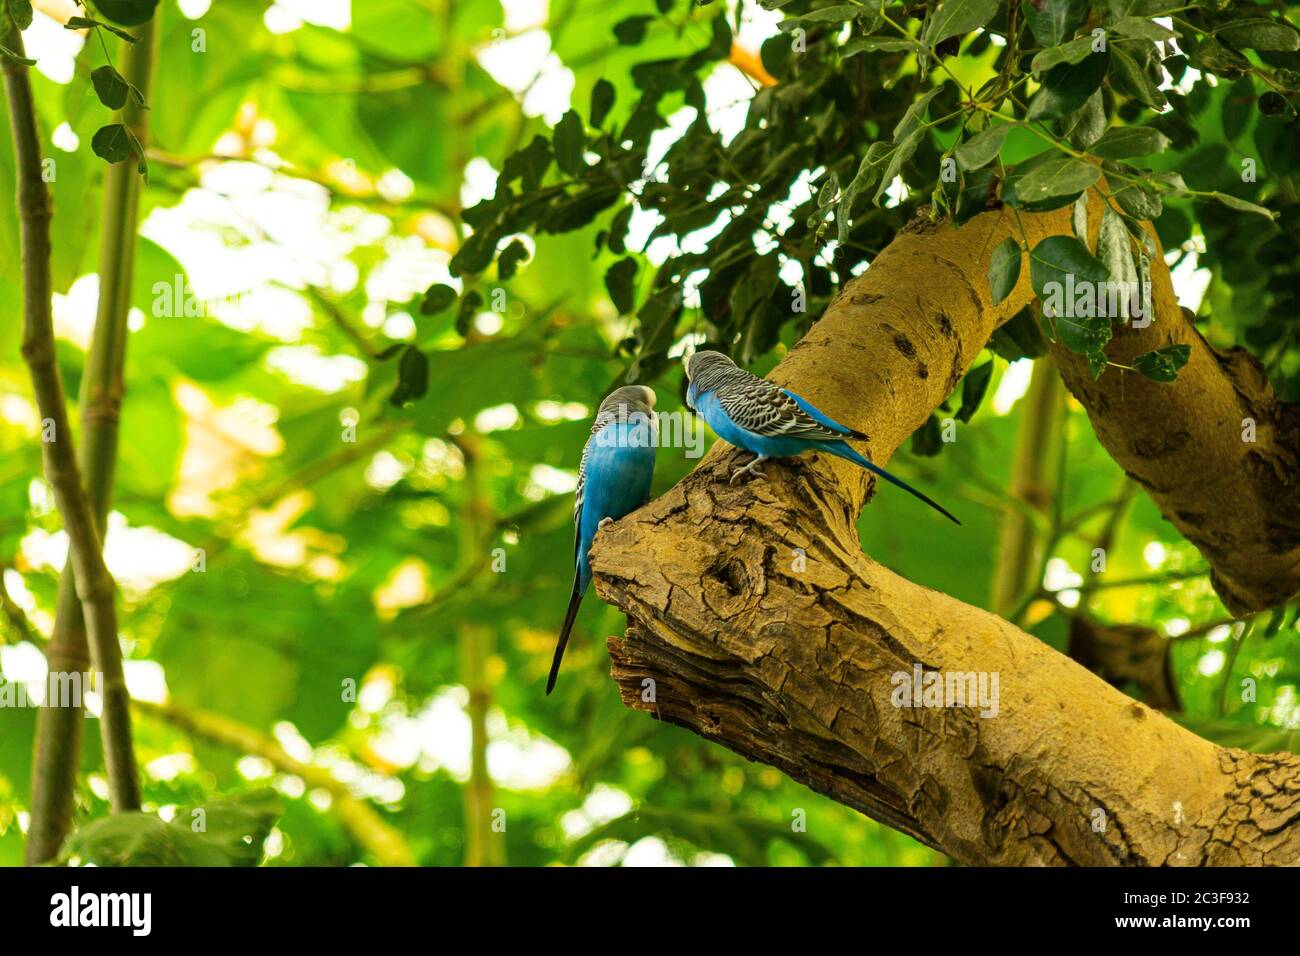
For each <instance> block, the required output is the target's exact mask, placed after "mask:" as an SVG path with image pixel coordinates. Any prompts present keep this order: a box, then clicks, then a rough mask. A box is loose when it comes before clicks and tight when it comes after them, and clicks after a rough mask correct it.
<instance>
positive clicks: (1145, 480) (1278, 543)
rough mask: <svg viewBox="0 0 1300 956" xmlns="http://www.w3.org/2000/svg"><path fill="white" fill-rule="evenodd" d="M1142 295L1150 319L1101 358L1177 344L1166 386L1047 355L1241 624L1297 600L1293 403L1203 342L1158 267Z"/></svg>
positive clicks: (1298, 433)
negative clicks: (1095, 372) (1186, 350)
mask: <svg viewBox="0 0 1300 956" xmlns="http://www.w3.org/2000/svg"><path fill="white" fill-rule="evenodd" d="M1097 218H1098V217H1096V216H1094V217H1093V219H1094V222H1093V230H1094V234H1095V229H1096V228H1097V225H1098V224H1097V221H1096V220H1097ZM1152 238H1153V239H1154V232H1153V234H1152ZM1151 286H1152V289H1151V295H1152V303H1153V306H1154V315H1155V321H1152V322H1151V323H1150V324H1149V325H1147V326H1146V327H1145V328H1139V327H1137V326H1136V325H1133V324H1128V325H1122V326H1119V327H1118V328H1117V330H1116V335H1115V338H1114V339H1113V340H1112V342H1111V344H1110V345H1109V346H1108V347H1107V349H1106V354H1107V356H1108V357H1109V358H1110V359H1111V361H1113V362H1117V363H1119V364H1122V365H1130V364H1132V361H1133V359H1134V358H1136V357H1137V356H1139V355H1141V354H1143V353H1144V352H1150V351H1153V350H1155V349H1158V348H1163V347H1164V346H1168V345H1187V346H1189V347H1190V348H1191V350H1192V356H1191V359H1190V360H1189V361H1188V363H1187V366H1186V367H1185V368H1184V369H1183V370H1182V371H1181V372H1179V374H1178V379H1177V381H1174V382H1152V381H1149V380H1148V379H1146V378H1144V377H1143V376H1141V375H1139V374H1135V373H1133V372H1126V371H1124V370H1123V369H1114V368H1111V369H1107V371H1106V374H1105V375H1103V376H1102V377H1101V378H1100V379H1099V380H1097V381H1094V380H1093V377H1092V374H1091V373H1090V372H1089V371H1088V363H1087V361H1086V360H1085V359H1084V357H1083V356H1081V355H1076V354H1075V353H1072V352H1070V351H1069V350H1067V349H1064V348H1062V347H1060V346H1053V348H1052V354H1053V355H1054V357H1055V358H1056V361H1057V365H1058V366H1059V367H1060V369H1061V374H1062V376H1063V377H1064V379H1065V384H1066V386H1067V387H1068V388H1069V389H1070V391H1071V392H1073V393H1074V396H1075V397H1076V398H1077V399H1078V400H1079V401H1080V402H1081V403H1082V404H1083V406H1084V408H1086V409H1087V410H1088V417H1089V418H1090V419H1091V420H1092V426H1093V429H1094V430H1095V431H1096V433H1097V438H1098V439H1099V440H1100V441H1101V443H1102V445H1104V446H1105V448H1106V450H1107V451H1108V452H1110V455H1111V457H1112V458H1114V459H1115V461H1116V462H1118V463H1119V465H1120V466H1121V467H1122V468H1123V469H1124V471H1125V472H1126V473H1127V474H1128V475H1129V477H1130V478H1132V479H1133V480H1134V481H1136V482H1137V483H1138V484H1139V485H1141V486H1142V487H1143V488H1144V489H1146V491H1147V493H1148V494H1150V495H1151V497H1152V499H1154V501H1155V502H1156V504H1157V505H1158V506H1159V507H1160V511H1161V512H1162V513H1163V514H1164V515H1165V517H1166V518H1168V519H1169V520H1170V521H1171V522H1173V524H1174V526H1175V527H1177V528H1178V530H1179V532H1180V533H1182V535H1183V536H1184V537H1185V538H1187V540H1188V541H1190V542H1192V543H1193V544H1194V545H1196V547H1197V548H1198V549H1199V550H1200V552H1201V553H1202V554H1203V555H1205V557H1206V559H1207V560H1208V561H1209V562H1210V567H1211V568H1212V569H1213V571H1212V577H1211V582H1212V583H1213V585H1214V590H1215V591H1216V592H1217V593H1218V595H1219V597H1220V598H1222V599H1223V603H1224V606H1225V607H1227V608H1228V610H1230V611H1232V612H1233V613H1234V614H1245V613H1247V612H1250V611H1259V610H1262V609H1264V608H1268V607H1273V606H1274V605H1276V604H1281V603H1282V602H1284V601H1286V600H1287V599H1288V598H1290V597H1291V596H1292V595H1294V594H1295V593H1296V592H1297V591H1300V405H1298V404H1295V403H1288V402H1279V401H1278V400H1277V398H1276V396H1274V394H1273V389H1272V387H1271V386H1270V385H1269V382H1268V379H1267V377H1266V376H1265V375H1264V371H1263V369H1261V368H1260V366H1259V363H1258V362H1256V361H1255V359H1254V358H1253V357H1252V356H1251V355H1250V354H1249V353H1248V352H1246V350H1245V349H1242V348H1233V349H1230V350H1228V351H1226V352H1224V351H1219V350H1218V349H1215V348H1214V347H1213V346H1212V345H1210V343H1208V342H1207V341H1205V339H1204V338H1203V337H1202V336H1201V334H1200V332H1198V331H1197V329H1196V327H1195V326H1194V325H1193V324H1192V323H1191V321H1190V320H1189V319H1188V318H1187V317H1186V316H1185V315H1184V314H1183V311H1182V310H1181V309H1180V308H1179V306H1178V300H1177V297H1176V295H1175V294H1174V287H1173V281H1172V280H1171V279H1170V276H1169V270H1168V269H1163V268H1162V269H1153V270H1152V275H1151Z"/></svg>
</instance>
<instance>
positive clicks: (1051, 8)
mask: <svg viewBox="0 0 1300 956" xmlns="http://www.w3.org/2000/svg"><path fill="white" fill-rule="evenodd" d="M1020 11H1021V13H1022V14H1023V16H1024V18H1025V22H1026V23H1027V24H1029V29H1030V31H1031V32H1032V33H1033V34H1034V39H1035V40H1037V41H1038V45H1039V46H1043V47H1050V46H1056V45H1057V44H1058V43H1062V42H1064V41H1065V40H1066V39H1068V38H1069V37H1071V36H1073V35H1074V31H1075V30H1077V29H1079V27H1080V26H1082V24H1083V21H1084V20H1085V19H1086V18H1087V16H1088V0H1021V3H1020Z"/></svg>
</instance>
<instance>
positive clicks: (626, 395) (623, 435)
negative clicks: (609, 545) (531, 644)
mask: <svg viewBox="0 0 1300 956" xmlns="http://www.w3.org/2000/svg"><path fill="white" fill-rule="evenodd" d="M654 407H655V393H654V389H651V388H647V387H645V386H644V385H625V386H623V387H622V388H617V389H615V390H614V391H612V392H610V393H609V395H608V396H607V397H606V398H605V400H604V401H603V402H601V403H600V408H599V409H597V410H596V420H595V422H594V423H593V424H592V426H591V437H590V438H588V439H587V444H586V446H585V447H584V448H583V449H582V463H581V464H580V465H579V466H578V488H577V491H576V493H575V494H574V500H573V521H574V525H575V526H576V527H575V529H574V539H573V548H574V556H573V557H574V565H575V567H574V574H573V593H572V594H571V595H570V597H569V609H568V610H567V611H566V612H565V615H564V625H563V626H562V627H561V628H560V639H559V642H558V643H557V644H556V645H555V659H554V660H553V661H552V662H551V675H550V677H548V678H547V681H546V693H548V694H549V693H550V692H551V691H552V690H554V689H555V678H556V676H557V675H558V674H559V673H560V661H561V660H562V659H563V658H564V648H565V645H567V644H568V643H569V632H570V631H571V630H572V629H573V620H574V618H576V617H577V616H578V607H579V606H580V605H581V604H582V596H583V595H584V594H585V593H586V592H587V585H589V584H590V583H591V560H590V559H589V558H588V557H587V552H588V551H589V550H591V543H592V541H594V540H595V538H596V532H597V530H599V529H600V528H602V527H604V526H605V524H606V523H608V522H610V521H617V520H618V519H619V518H622V517H623V516H624V515H626V514H630V513H631V512H633V511H635V510H636V509H637V508H640V507H641V506H642V505H643V504H645V503H646V502H647V501H649V500H650V480H651V478H653V477H654V470H655V447H656V446H657V445H658V444H659V440H658V438H659V434H658V425H659V423H658V420H657V419H656V418H655V414H654Z"/></svg>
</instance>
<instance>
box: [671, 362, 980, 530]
mask: <svg viewBox="0 0 1300 956" xmlns="http://www.w3.org/2000/svg"><path fill="white" fill-rule="evenodd" d="M686 377H687V378H688V379H690V382H691V386H690V388H689V389H688V390H687V392H686V404H688V405H689V406H690V407H691V408H692V409H694V410H695V412H696V414H698V415H700V416H702V417H703V418H704V420H705V421H706V422H708V423H709V427H710V428H712V429H713V430H714V432H716V433H717V435H718V437H719V438H721V439H723V440H724V441H726V442H729V443H730V444H732V445H735V446H736V447H737V448H743V449H745V450H746V451H750V452H753V453H754V455H755V456H756V457H755V458H754V460H753V461H751V462H750V463H749V464H748V465H745V466H744V467H743V468H738V469H736V471H735V472H734V473H733V474H732V476H731V481H732V483H733V484H734V483H735V481H736V479H737V478H739V477H740V476H741V475H742V474H744V473H745V472H747V471H749V472H753V473H754V474H756V475H760V476H761V475H762V472H761V471H759V470H758V469H757V467H756V466H757V465H758V464H760V463H761V462H764V461H766V460H767V459H769V458H789V457H791V456H793V455H798V454H800V453H801V452H805V451H824V452H829V453H830V454H832V455H838V456H839V457H840V458H847V459H848V460H849V461H851V462H854V463H855V464H858V465H861V466H862V467H863V468H865V469H867V470H868V471H870V472H872V473H874V474H877V475H879V476H880V477H881V478H884V479H885V480H886V481H888V482H891V483H893V484H895V485H898V487H900V488H902V489H903V490H904V491H909V492H911V493H912V494H914V495H916V497H918V498H920V499H921V500H922V501H924V502H925V503H926V504H927V505H929V506H930V507H931V508H934V509H935V510H936V511H938V512H939V513H940V514H942V515H944V516H945V517H947V518H949V519H951V520H952V521H956V522H957V524H961V522H960V521H957V519H956V518H954V517H953V516H952V514H951V513H949V512H948V511H947V510H946V509H945V508H943V507H941V506H940V505H938V504H936V503H935V502H934V501H932V500H931V499H930V498H928V497H926V496H925V495H923V494H922V493H921V492H919V491H917V490H916V489H915V488H913V487H912V486H911V485H909V484H908V483H907V482H905V481H903V480H902V479H899V478H895V477H894V476H893V475H891V474H890V473H889V472H887V471H885V469H883V468H881V467H879V466H877V465H875V464H872V462H871V461H869V460H868V459H867V458H866V457H864V456H863V455H860V454H859V453H858V452H856V451H854V450H853V448H852V447H851V446H850V445H849V444H848V442H847V441H845V439H848V438H854V439H857V440H859V441H861V440H864V439H865V438H866V437H867V436H866V435H863V434H862V433H861V432H857V431H854V430H853V429H852V428H848V427H846V426H844V425H841V424H840V423H839V422H837V421H834V420H833V419H831V418H829V417H828V416H827V415H825V414H824V413H823V412H821V411H820V410H819V409H817V408H816V407H815V406H814V405H812V404H810V403H809V402H807V401H805V400H804V399H802V398H800V397H799V396H798V395H796V394H794V392H790V391H787V390H785V389H783V388H781V387H780V386H778V385H776V384H774V383H772V382H769V381H767V380H766V379H762V378H759V377H758V376H757V375H751V374H750V373H749V372H746V371H745V370H744V369H742V368H739V367H738V366H737V365H736V363H735V362H733V361H732V360H731V359H729V358H728V357H727V356H725V355H723V354H722V353H721V352H710V351H701V352H696V353H695V354H694V355H692V356H691V357H690V358H689V359H687V361H686Z"/></svg>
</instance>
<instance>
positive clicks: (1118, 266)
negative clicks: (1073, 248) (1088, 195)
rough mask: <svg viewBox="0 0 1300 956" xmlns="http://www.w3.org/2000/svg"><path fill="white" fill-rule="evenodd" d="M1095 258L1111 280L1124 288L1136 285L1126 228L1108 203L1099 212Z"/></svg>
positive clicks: (1135, 269)
mask: <svg viewBox="0 0 1300 956" xmlns="http://www.w3.org/2000/svg"><path fill="white" fill-rule="evenodd" d="M1097 258H1098V259H1099V260H1100V261H1101V264H1102V265H1104V266H1105V267H1106V271H1107V272H1109V273H1110V281H1111V282H1116V283H1121V282H1122V283H1125V288H1126V289H1133V288H1135V287H1136V286H1137V282H1138V274H1137V267H1136V266H1135V265H1134V264H1133V244H1132V242H1131V241H1130V240H1129V234H1128V229H1127V228H1125V226H1124V220H1123V219H1122V218H1120V215H1119V213H1117V212H1115V210H1113V209H1111V207H1110V206H1109V205H1107V206H1106V207H1105V208H1104V209H1103V211H1102V214H1101V229H1100V230H1099V231H1098V233H1097ZM1128 304H1129V303H1124V304H1123V305H1128ZM1123 305H1121V307H1123ZM1112 318H1114V316H1112Z"/></svg>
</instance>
